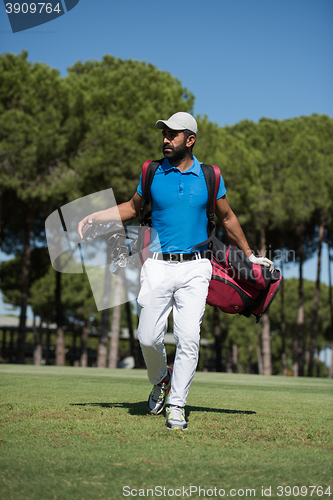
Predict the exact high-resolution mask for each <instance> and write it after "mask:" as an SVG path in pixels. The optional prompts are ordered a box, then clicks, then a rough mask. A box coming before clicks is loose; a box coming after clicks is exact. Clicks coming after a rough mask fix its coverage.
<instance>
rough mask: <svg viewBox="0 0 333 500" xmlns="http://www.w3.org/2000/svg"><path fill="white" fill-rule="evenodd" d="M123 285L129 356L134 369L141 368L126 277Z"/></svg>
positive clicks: (141, 358)
mask: <svg viewBox="0 0 333 500" xmlns="http://www.w3.org/2000/svg"><path fill="white" fill-rule="evenodd" d="M124 283H125V290H126V297H125V298H126V303H125V310H126V318H127V326H128V331H129V336H130V346H131V355H132V356H133V358H134V368H143V367H144V366H145V362H144V360H143V356H142V352H141V348H140V345H139V341H138V340H137V339H136V338H135V337H134V330H133V321H132V311H131V304H130V302H129V300H128V291H127V281H126V276H125V278H124Z"/></svg>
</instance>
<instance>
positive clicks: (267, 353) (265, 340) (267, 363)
mask: <svg viewBox="0 0 333 500" xmlns="http://www.w3.org/2000/svg"><path fill="white" fill-rule="evenodd" d="M266 251H267V244H266V231H265V229H263V228H262V229H261V230H260V255H261V256H263V257H264V256H265V255H266ZM261 340H262V354H263V358H262V361H263V375H272V357H271V323H270V320H269V316H268V312H265V313H264V314H263V315H262V331H261Z"/></svg>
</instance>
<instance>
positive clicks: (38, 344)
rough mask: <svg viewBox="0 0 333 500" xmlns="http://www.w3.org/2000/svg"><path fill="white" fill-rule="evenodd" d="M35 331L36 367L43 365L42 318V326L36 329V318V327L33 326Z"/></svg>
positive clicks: (34, 357)
mask: <svg viewBox="0 0 333 500" xmlns="http://www.w3.org/2000/svg"><path fill="white" fill-rule="evenodd" d="M33 331H34V353H33V360H34V365H36V366H39V365H41V364H42V357H43V347H42V318H40V324H39V327H38V328H37V327H36V321H35V316H34V325H33Z"/></svg>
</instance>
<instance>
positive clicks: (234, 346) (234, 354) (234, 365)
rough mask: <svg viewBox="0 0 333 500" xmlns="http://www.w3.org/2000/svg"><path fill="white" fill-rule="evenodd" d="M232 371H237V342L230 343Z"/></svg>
mask: <svg viewBox="0 0 333 500" xmlns="http://www.w3.org/2000/svg"><path fill="white" fill-rule="evenodd" d="M232 371H233V373H237V372H238V346H237V344H232Z"/></svg>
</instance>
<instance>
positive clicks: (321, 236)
mask: <svg viewBox="0 0 333 500" xmlns="http://www.w3.org/2000/svg"><path fill="white" fill-rule="evenodd" d="M324 232H325V224H324V219H323V217H321V219H320V223H319V229H318V263H317V279H316V288H315V294H314V299H313V310H312V321H311V341H310V359H309V370H308V377H312V376H313V358H314V352H315V348H316V343H317V334H318V308H319V296H320V271H321V250H322V247H323V241H324Z"/></svg>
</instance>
